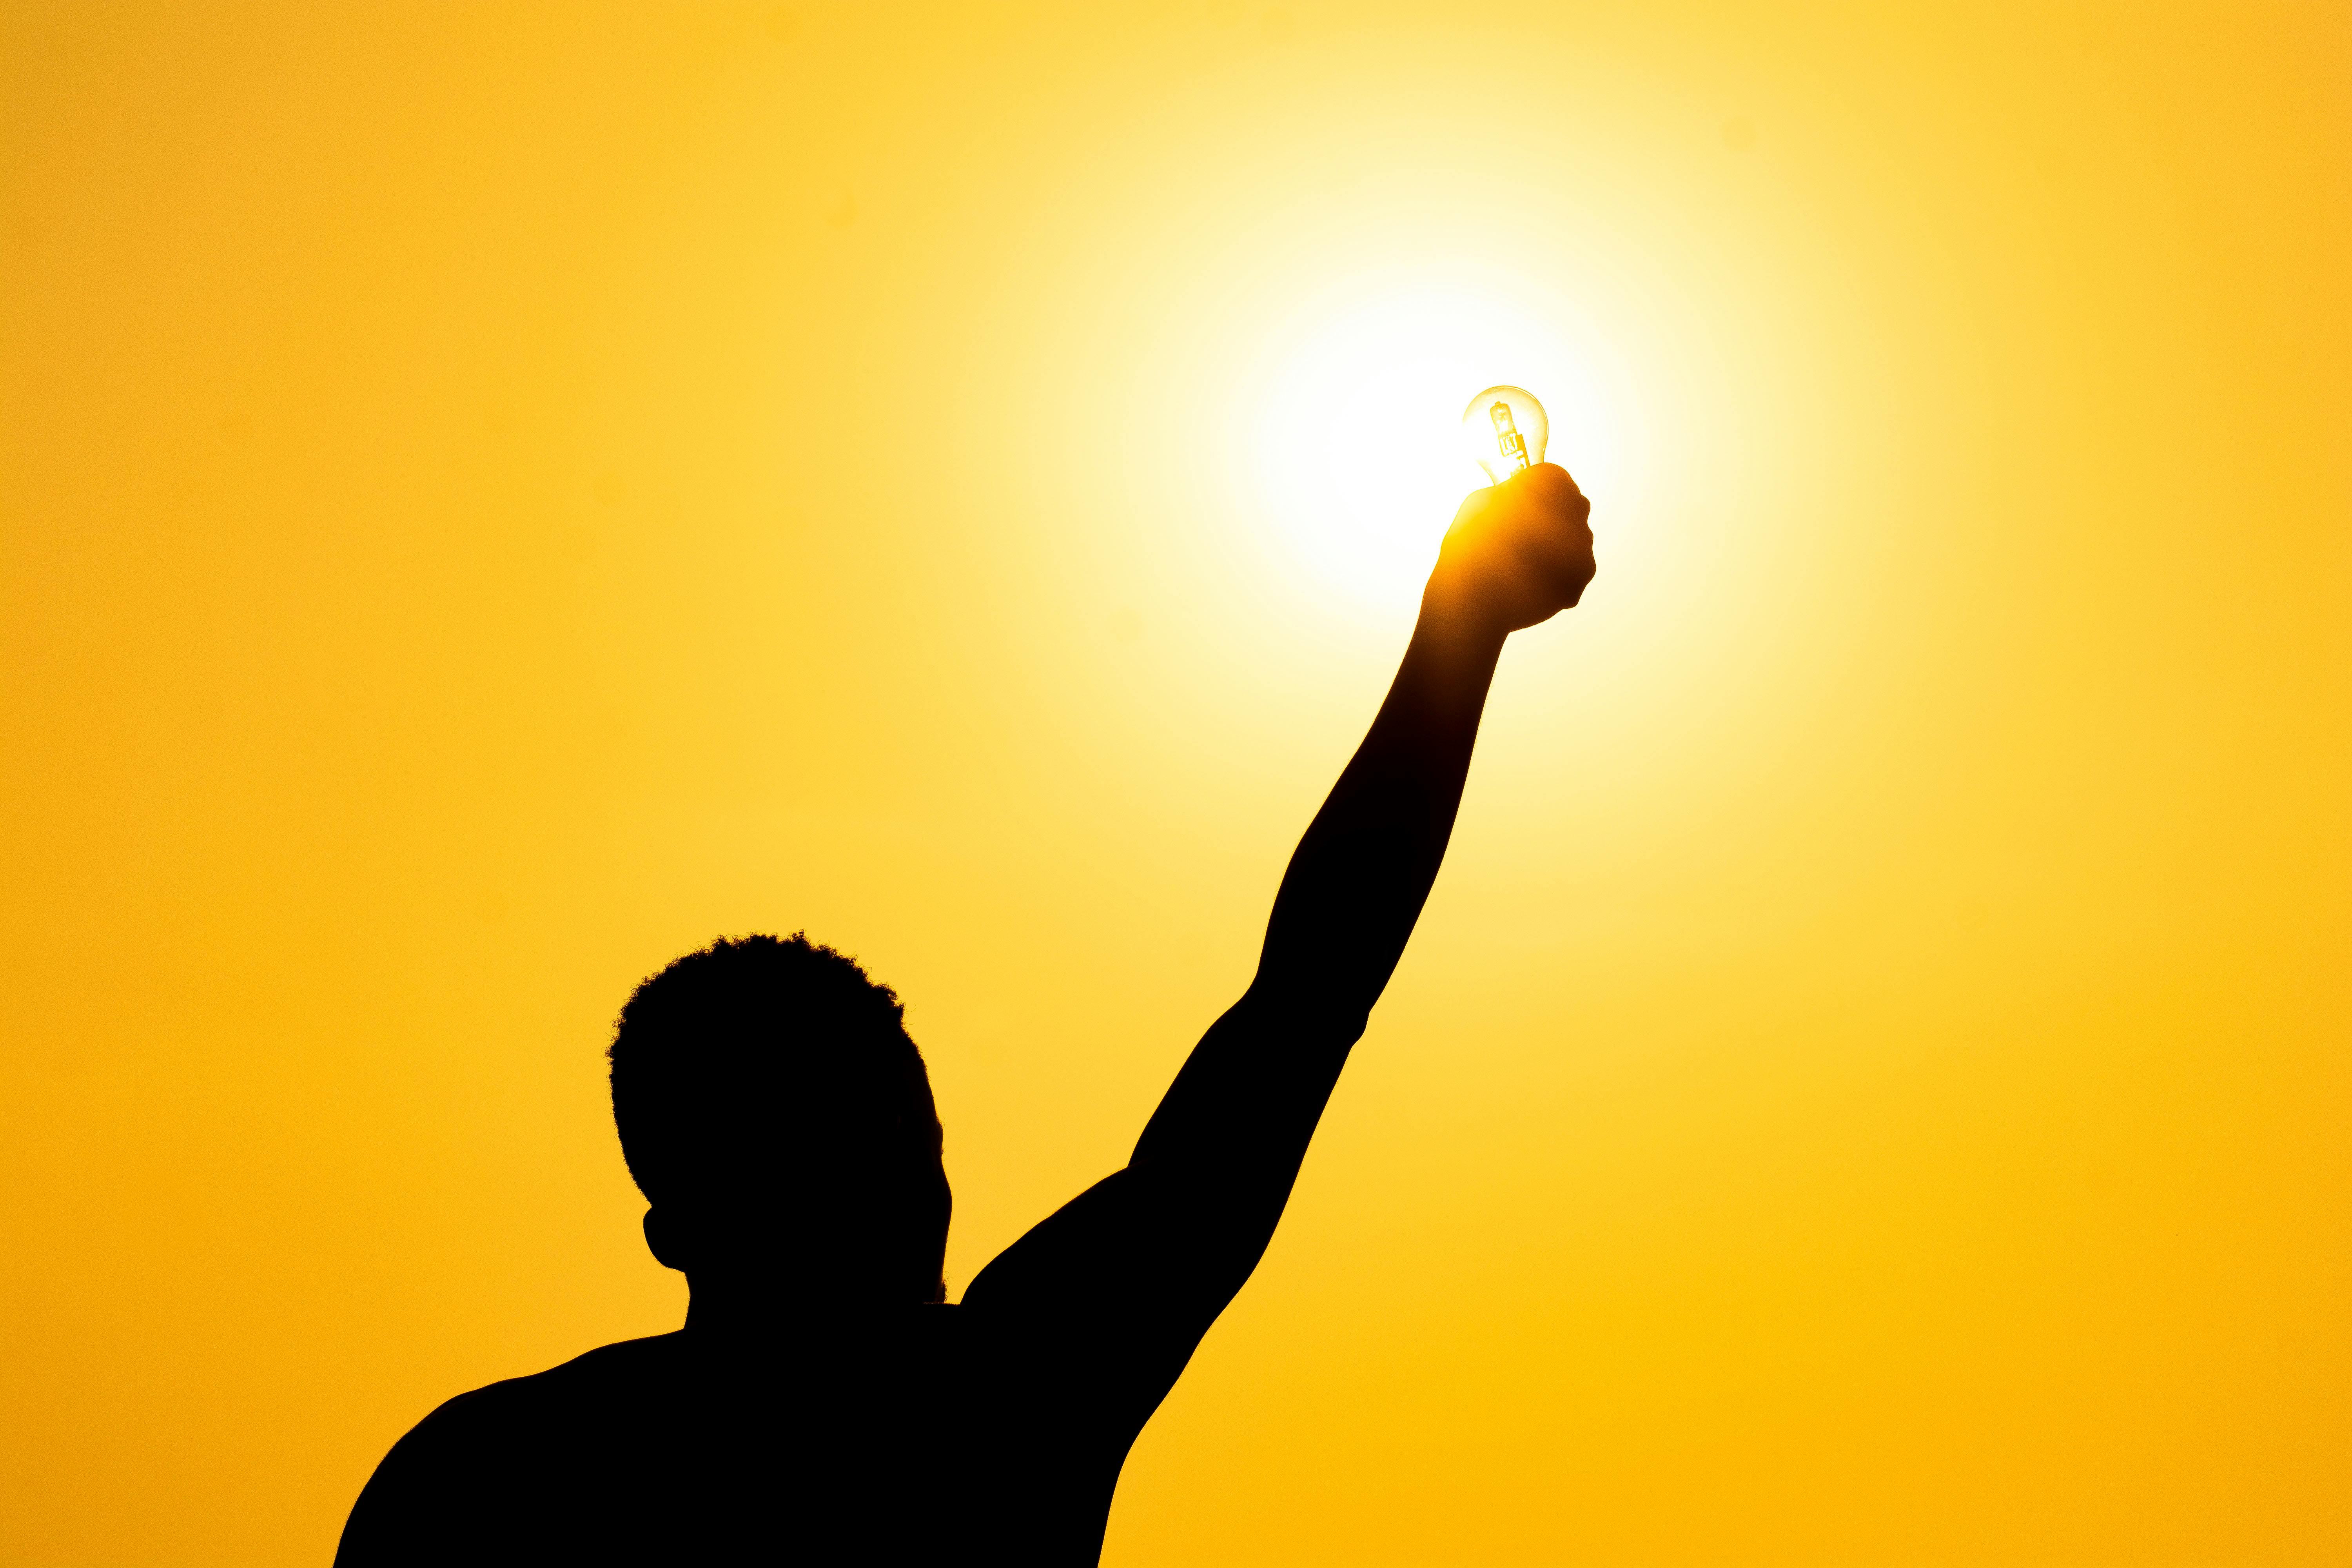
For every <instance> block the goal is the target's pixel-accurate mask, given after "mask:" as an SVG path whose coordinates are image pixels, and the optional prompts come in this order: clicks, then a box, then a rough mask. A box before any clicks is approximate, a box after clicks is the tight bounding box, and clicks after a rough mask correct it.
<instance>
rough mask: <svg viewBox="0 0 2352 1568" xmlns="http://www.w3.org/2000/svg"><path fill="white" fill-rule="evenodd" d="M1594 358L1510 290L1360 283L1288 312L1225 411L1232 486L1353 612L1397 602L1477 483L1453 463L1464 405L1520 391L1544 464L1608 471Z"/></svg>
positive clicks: (1460, 462)
mask: <svg viewBox="0 0 2352 1568" xmlns="http://www.w3.org/2000/svg"><path fill="white" fill-rule="evenodd" d="M1593 364H1594V355H1593V353H1592V352H1591V345H1590V344H1588V343H1586V342H1580V339H1579V335H1578V334H1577V333H1575V332H1574V331H1572V330H1571V328H1570V324H1569V323H1568V322H1567V321H1564V320H1563V319H1562V316H1561V314H1560V313H1559V312H1555V311H1548V310H1543V309H1541V308H1540V307H1539V306H1538V305H1536V304H1534V303H1531V302H1529V301H1527V300H1524V299H1522V298H1515V297H1514V294H1513V292H1512V291H1511V290H1509V289H1505V288H1498V287H1493V286H1481V285H1479V284H1477V283H1475V282H1471V281H1449V280H1443V279H1432V278H1421V279H1365V280H1362V281H1360V282H1358V283H1356V284H1354V285H1352V286H1349V287H1345V288H1340V289H1333V290H1331V291H1329V292H1328V293H1326V294H1325V295H1323V296H1322V297H1320V298H1318V299H1315V300H1311V301H1308V302H1307V303H1305V304H1303V305H1302V306H1301V307H1299V308H1298V309H1297V311H1296V312H1295V313H1294V314H1293V315H1292V317H1291V318H1290V320H1289V321H1286V323H1284V325H1283V326H1282V327H1281V328H1279V329H1278V330H1277V331H1275V332H1274V333H1272V334H1270V338H1269V341H1268V343H1267V347H1266V351H1265V355H1264V359H1263V362H1262V369H1261V371H1260V374H1258V375H1257V376H1256V377H1255V381H1254V384H1251V385H1249V386H1248V387H1246V388H1245V389H1244V392H1243V394H1242V395H1241V396H1240V398H1239V399H1237V406H1238V411H1239V413H1240V415H1241V424H1242V426H1243V427H1244V431H1245V439H1244V442H1243V443H1242V447H1243V450H1242V451H1241V453H1240V454H1239V455H1240V456H1241V457H1242V458H1243V464H1242V468H1243V472H1242V474H1241V476H1240V478H1241V479H1242V481H1243V483H1244V487H1245V488H1246V489H1249V490H1250V491H1251V492H1252V494H1253V496H1254V499H1255V500H1256V501H1257V503H1258V504H1259V505H1260V506H1261V507H1262V508H1263V510H1264V514H1265V519H1266V521H1268V522H1269V523H1270V524H1272V525H1273V527H1274V528H1275V529H1276V531H1277V532H1278V533H1279V536H1280V538H1281V541H1282V542H1283V544H1284V546H1285V548H1286V551H1287V552H1288V553H1290V554H1291V555H1292V556H1294V557H1295V558H1296V559H1297V562H1298V563H1301V564H1302V565H1304V566H1305V567H1306V568H1307V571H1308V572H1309V573H1310V574H1312V575H1313V576H1314V577H1315V578H1316V579H1318V581H1320V582H1322V583H1324V584H1328V585H1329V586H1331V587H1332V588H1335V589H1337V590H1339V592H1340V593H1342V594H1343V595H1346V596H1348V597H1349V598H1352V599H1356V600H1358V601H1360V602H1362V603H1366V604H1370V605H1381V606H1383V607H1386V606H1391V605H1396V604H1398V603H1400V602H1405V603H1409V602H1410V601H1411V599H1412V595H1414V594H1415V593H1416V592H1417V590H1418V588H1419V585H1420V582H1421V579H1422V576H1423V574H1425V573H1426V572H1427V571H1428V569H1429V563H1430V562H1431V561H1432V560H1433V559H1434V557H1435V555H1436V552H1437V546H1438V542H1439V541H1440V539H1442V538H1443V537H1444V531H1445V526H1446V524H1447V522H1448V521H1450V520H1451V519H1452V517H1453V515H1454V509H1455V508H1456V507H1457V506H1459V505H1460V504H1461V501H1462V499H1463V497H1464V496H1465V495H1466V494H1467V493H1468V492H1469V491H1471V490H1473V489H1477V488H1478V487H1480V486H1482V485H1484V484H1486V482H1487V480H1486V475H1485V474H1483V473H1481V472H1480V471H1479V470H1478V468H1476V467H1475V465H1474V464H1472V463H1471V462H1470V461H1469V460H1468V459H1467V458H1465V456H1464V447H1463V445H1462V441H1461V437H1460V434H1459V426H1460V421H1461V416H1462V415H1461V411H1462V400H1463V399H1464V398H1465V397H1467V396H1468V395H1470V394H1471V393H1473V392H1475V391H1476V390H1477V389H1478V388H1479V387H1482V386H1489V385H1493V384H1496V383H1497V382H1510V383H1515V384H1519V385H1524V386H1527V387H1528V388H1529V389H1530V390H1532V391H1534V392H1535V393H1536V394H1537V395H1538V396H1539V397H1541V398H1542V399H1543V400H1544V402H1545V403H1546V405H1548V407H1549V409H1550V412H1551V418H1552V437H1551V449H1550V454H1549V456H1550V460H1551V461H1553V462H1556V463H1559V464H1561V465H1562V466H1564V467H1567V468H1570V470H1571V471H1576V472H1579V473H1586V472H1589V471H1590V468H1591V467H1592V466H1594V465H1599V466H1602V467H1607V466H1609V465H1610V463H1611V458H1612V452H1613V447H1614V446H1615V420H1614V418H1613V417H1612V413H1613V411H1612V409H1611V408H1610V407H1609V406H1608V405H1607V403H1606V401H1605V400H1604V399H1603V398H1602V397H1601V396H1600V395H1599V393H1598V378H1597V377H1596V376H1595V375H1594V374H1592V367H1593Z"/></svg>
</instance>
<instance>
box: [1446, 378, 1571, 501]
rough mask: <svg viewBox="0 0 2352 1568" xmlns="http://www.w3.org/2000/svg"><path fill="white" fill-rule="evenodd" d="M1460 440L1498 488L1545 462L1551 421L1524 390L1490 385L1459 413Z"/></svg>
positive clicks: (1525, 389)
mask: <svg viewBox="0 0 2352 1568" xmlns="http://www.w3.org/2000/svg"><path fill="white" fill-rule="evenodd" d="M1462 438H1463V439H1464V440H1465V441H1466V442H1468V443H1469V447H1470V455H1471V456H1472V457H1474V458H1477V459H1478V466H1479V467H1480V468H1484V469H1486V477H1487V478H1488V479H1492V480H1494V481H1495V483H1496V484H1498V485H1499V484H1501V483H1502V482H1503V481H1504V480H1505V479H1509V478H1510V477H1511V476H1512V475H1513V474H1516V473H1517V472H1518V471H1519V470H1520V469H1522V468H1534V467H1535V466H1536V465H1537V464H1538V463H1540V462H1542V461H1543V460H1544V447H1546V446H1547V445H1549V442H1550V440H1551V421H1550V420H1549V419H1548V418H1546V417H1545V416H1544V410H1543V405H1542V404H1540V403H1538V402H1537V401H1536V395H1535V394H1534V393H1532V392H1529V391H1528V389H1527V388H1525V387H1523V386H1490V387H1488V388H1487V389H1486V391H1484V392H1482V393H1480V394H1479V395H1477V396H1475V397H1474V398H1472V399H1471V400H1470V406H1469V407H1467V408H1465V409H1464V410H1463V411H1462Z"/></svg>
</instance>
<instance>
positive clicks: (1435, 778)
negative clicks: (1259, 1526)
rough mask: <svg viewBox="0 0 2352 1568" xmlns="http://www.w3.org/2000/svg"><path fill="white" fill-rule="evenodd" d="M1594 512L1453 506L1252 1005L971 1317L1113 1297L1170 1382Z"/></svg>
mask: <svg viewBox="0 0 2352 1568" xmlns="http://www.w3.org/2000/svg"><path fill="white" fill-rule="evenodd" d="M1590 510H1591V507H1590V506H1589V504H1588V503H1587V502H1586V500H1585V499H1584V496H1583V495H1582V493H1581V492H1580V491H1579V490H1578V489H1577V488H1576V485H1575V482H1574V481H1573V480H1571V479H1570V478H1569V477H1568V475H1567V473H1566V472H1565V471H1564V470H1562V469H1560V468H1556V467H1553V466H1551V465H1549V464H1545V465H1542V466H1540V467H1538V468H1534V469H1531V470H1529V471H1528V472H1526V473H1523V474H1520V475H1518V476H1517V477H1516V478H1514V479H1512V480H1511V481H1510V482H1509V483H1507V484H1505V485H1500V486H1497V487H1495V488H1494V489H1484V490H1479V491H1477V492H1476V493H1475V494H1473V495H1472V496H1471V497H1470V499H1469V500H1466V501H1465V502H1463V504H1462V510H1460V512H1458V513H1457V514H1456V515H1455V517H1454V526H1453V527H1452V528H1451V529H1449V530H1448V531H1447V532H1446V536H1445V542H1444V546H1443V548H1442V549H1441V550H1440V552H1439V557H1438V563H1437V566H1436V569H1435V570H1434V571H1433V573H1432V574H1430V579H1429V585H1428V587H1427V589H1426V591H1425V592H1424V593H1423V595H1422V605H1421V618H1420V621H1419V623H1418V624H1417V625H1416V626H1414V628H1413V634H1412V643H1411V644H1410V645H1409V646H1408V647H1407V648H1406V650H1405V656H1404V662H1403V664H1402V667H1401V668H1399V669H1398V671H1397V676H1396V679H1395V682H1394V683H1393V684H1392V685H1391V687H1390V689H1389V694H1388V699H1387V700H1386V701H1384V702H1383V703H1381V710H1380V714H1379V716H1378V717H1377V718H1375V719H1374V720H1373V721H1372V727H1371V731H1370V733H1369V734H1367V735H1366V736H1365V737H1364V742H1363V744H1362V745H1361V746H1360V747H1359V748H1358V749H1357V752H1356V754H1355V757H1354V759H1353V760H1352V761H1350V762H1349V764H1348V766H1347V768H1346V770H1345V771H1344V772H1343V773H1340V775H1339V783H1338V784H1336V785H1335V786H1333V788H1332V791H1331V794H1330V796H1329V798H1328V799H1327V800H1326V801H1325V802H1324V803H1323V809H1322V810H1321V811H1319V812H1318V813H1317V814H1316V816H1315V820H1314V822H1313V823H1312V824H1311V825H1309V826H1308V827H1307V835H1306V837H1304V838H1302V839H1301V840H1300V841H1299V845H1298V848H1297V852H1296V853H1295V854H1294V855H1293V856H1292V857H1291V860H1290V868H1289V869H1288V871H1287V872H1286V874H1285V875H1284V877H1283V879H1282V888H1281V890H1280V891H1279V893H1277V894H1276V898H1275V903H1274V913H1273V917H1272V919H1271V920H1270V921H1268V923H1267V927H1266V935H1265V949H1264V951H1263V952H1262V953H1261V955H1260V957H1259V960H1258V970H1257V974H1256V976H1255V979H1253V980H1252V981H1251V983H1250V986H1249V989H1248V990H1247V991H1246V992H1245V993H1244V994H1243V995H1242V998H1241V1000H1240V1001H1238V1002H1236V1003H1235V1004H1234V1005H1233V1006H1232V1007H1231V1008H1230V1009H1228V1010H1227V1012H1226V1013H1225V1015H1224V1016H1223V1017H1221V1018H1219V1019H1218V1020H1217V1021H1216V1023H1215V1024H1214V1025H1213V1026H1211V1027H1210V1029H1209V1032H1208V1033H1207V1034H1206V1035H1205V1036H1203V1037H1202V1040H1201V1043H1200V1044H1199V1045H1198V1046H1196V1047H1194V1048H1193V1050H1192V1056H1191V1058H1189V1059H1188V1060H1187V1061H1186V1062H1185V1064H1184V1067H1183V1069H1182V1071H1181V1072H1180V1073H1178V1075H1177V1077H1176V1081H1175V1083H1174V1085H1173V1086H1172V1087H1171V1088H1170V1089H1169V1091H1168V1094H1167V1097H1166V1098H1165V1099H1164V1100H1161V1101H1160V1109H1159V1110H1158V1111H1157V1112H1155V1113H1154V1114H1153V1116H1152V1118H1151V1121H1150V1124H1149V1125H1148V1126H1147V1127H1145V1129H1144V1131H1143V1137H1142V1139H1141V1141H1140V1142H1138V1143H1137V1144H1136V1147H1135V1153H1134V1155H1133V1156H1132V1158H1131V1159H1130V1160H1129V1164H1128V1166H1127V1168H1126V1169H1125V1170H1124V1171H1121V1172H1120V1173H1118V1174H1117V1175H1114V1176H1112V1177H1111V1178H1109V1179H1108V1181H1105V1182H1103V1183H1100V1184H1097V1185H1096V1186H1095V1187H1093V1188H1091V1189H1089V1190H1088V1191H1087V1193H1085V1194H1081V1195H1080V1196H1079V1197H1078V1198H1077V1199H1076V1201H1074V1202H1072V1203H1071V1204H1069V1205H1066V1207H1064V1208H1063V1209H1062V1210H1061V1211H1059V1212H1058V1213H1056V1214H1055V1215H1053V1216H1052V1217H1051V1218H1049V1219H1047V1220H1046V1221H1045V1223H1044V1224H1042V1225H1040V1226H1037V1228H1036V1229H1034V1230H1033V1231H1031V1232H1030V1233H1029V1234H1028V1235H1027V1236H1025V1237H1023V1238H1022V1239H1021V1240H1020V1241H1019V1242H1016V1243H1015V1244H1014V1245H1013V1247H1011V1248H1009V1249H1008V1250H1007V1251H1006V1252H1005V1253H1004V1254H1003V1256H1002V1257H1000V1258H998V1259H997V1260H996V1261H995V1262H994V1263H992V1264H991V1265H990V1266H989V1267H988V1268H987V1269H985V1270H983V1271H982V1274H981V1276H980V1278H979V1279H975V1280H974V1281H973V1282H972V1285H971V1289H970V1290H969V1291H968V1292H967V1293H966V1296H965V1300H966V1302H967V1304H970V1305H974V1306H981V1307H989V1308H996V1307H1020V1306H1024V1305H1033V1304H1034V1305H1038V1306H1047V1305H1049V1304H1050V1302H1051V1301H1052V1300H1055V1299H1068V1298H1070V1297H1073V1296H1090V1295H1093V1294H1094V1293H1095V1292H1097V1291H1102V1292H1108V1293H1112V1294H1118V1295H1123V1297H1124V1299H1126V1300H1129V1301H1130V1302H1134V1303H1138V1304H1139V1305H1138V1307H1137V1310H1139V1311H1144V1312H1146V1313H1147V1314H1148V1315H1150V1316H1152V1317H1155V1318H1158V1319H1160V1320H1161V1321H1165V1322H1166V1324H1167V1326H1168V1327H1169V1328H1170V1329H1171V1331H1174V1332H1175V1333H1176V1337H1177V1338H1179V1339H1181V1341H1182V1343H1181V1352H1177V1353H1176V1355H1175V1363H1174V1365H1175V1367H1176V1368H1181V1365H1182V1360H1183V1357H1184V1356H1185V1355H1189V1354H1190V1352H1191V1349H1192V1342H1195V1341H1197V1339H1198V1338H1199V1335H1200V1334H1201V1333H1202V1332H1204V1331H1206V1330H1207V1328H1208V1325H1209V1322H1210V1321H1213V1319H1214V1318H1215V1316H1216V1314H1217V1313H1218V1312H1219V1311H1221V1310H1223V1307H1224V1304H1225V1302H1226V1301H1228V1300H1231V1299H1232V1297H1233V1294H1234V1291H1235V1290H1237V1289H1240V1288H1241V1285H1242V1282H1243V1281H1244V1279H1247V1278H1248V1277H1249V1273H1250V1270H1251V1269H1252V1268H1255V1267H1256V1265H1257V1260H1258V1258H1259V1257H1260V1256H1261V1255H1262V1254H1263V1253H1264V1251H1265V1245H1266V1243H1267V1242H1268V1241H1269V1240H1270V1239H1271V1238H1272V1237H1273V1235H1274V1227H1275V1224H1276V1221H1277V1220H1279V1219H1280V1218H1281V1215H1282V1209H1283V1205H1285V1204H1286V1202H1288V1200H1289V1195H1290V1188H1291V1184H1292V1182H1293V1181H1294V1180H1295V1179H1296V1177H1297V1173H1298V1166H1299V1163H1300V1161H1301V1160H1303V1159H1304V1158H1305V1157H1306V1153H1307V1142H1308V1140H1309V1139H1310V1138H1312V1137H1313V1136H1314V1131H1315V1124H1316V1121H1318V1119H1319V1118H1320V1117H1321V1115H1322V1113H1323V1106H1324V1102H1325V1101H1326V1100H1328V1098H1329V1097H1330V1093H1331V1089H1332V1086H1333V1085H1334V1083H1336V1082H1337V1081H1338V1079H1339V1069H1340V1068H1341V1067H1342V1066H1344V1065H1345V1064H1346V1061H1347V1058H1348V1052H1349V1048H1350V1047H1353V1045H1354V1044H1355V1042H1356V1040H1357V1038H1358V1037H1360V1035H1361V1034H1362V1033H1363V1030H1364V1022H1365V1017H1366V1016H1367V1015H1368V1014H1369V1013H1370V1010H1371V1006H1372V1004H1373V1003H1374V1002H1375V1001H1377V1000H1379V998H1380V994H1381V989H1382V988H1383V987H1384V986H1385V985H1387V984H1388V978H1389V975H1390V973H1391V972H1392V971H1393V970H1394V969H1395V968H1396V964H1397V960H1398V959H1399V958H1400V957H1401V956H1402V954H1403V952H1404V944H1405V939H1406V938H1407V937H1409V936H1410V935H1411V934H1412V927H1413V922H1414V921H1415V920H1417V919H1418V918H1419V916H1420V914H1421V907H1422V904H1423V902H1424V901H1425V900H1427V899H1428V897H1429V889H1430V886H1431V884H1432V883H1433V881H1434V880H1435V879H1436V877H1437V868H1438V864H1439V862H1440V861H1441V860H1443V859H1444V855H1445V843H1446V839H1447V837H1449V836H1450V835H1451V834H1452V832H1453V829H1454V811H1455V808H1456V807H1457V806H1459V805H1460V804H1461V800H1462V785H1463V781H1464V779H1465V776H1466V775H1467V773H1468V771H1469V766H1470V751H1471V746H1472V743H1473V742H1475V739H1476V738H1477V733H1478V720H1479V715H1480V712H1481V711H1482V710H1483V709H1484V708H1485V705H1486V689H1487V686H1488V684H1489V683H1490V682H1491V681H1492V679H1493V678H1494V673H1495V663H1496V658H1498V657H1499V656H1500V654H1501V652H1502V648H1503V640H1504V638H1505V637H1507V636H1508V635H1509V634H1510V633H1511V632H1513V631H1515V630H1517V629H1518V628H1520V627H1522V626H1533V625H1535V624H1536V623H1538V622H1539V621H1544V620H1548V619H1549V618H1550V617H1551V616H1554V615H1556V614H1558V613H1559V611H1560V610H1563V609H1566V608H1568V607H1569V606H1570V605H1574V604H1575V603H1576V602H1577V599H1578V598H1579V596H1580V595H1581V594H1582V593H1583V591H1584V587H1585V584H1587V583H1589V582H1591V579H1592V574H1593V562H1592V535H1591V531H1590V530H1589V529H1588V528H1587V527H1586V525H1585V520H1586V517H1587V514H1588V513H1589V512H1590ZM1142 1303H1149V1305H1148V1306H1144V1305H1142ZM1055 1315H1056V1316H1059V1315H1060V1314H1058V1313H1056V1314H1055ZM1168 1348H1169V1349H1170V1350H1171V1351H1173V1350H1174V1349H1175V1347H1173V1346H1170V1347H1168ZM1167 1377H1168V1380H1169V1381H1171V1382H1172V1380H1173V1377H1174V1371H1173V1370H1172V1369H1171V1370H1170V1371H1168V1373H1167ZM1162 1392H1164V1389H1163V1390H1162ZM1151 1397H1152V1399H1153V1401H1154V1403H1156V1402H1157V1398H1158V1395H1157V1394H1153V1395H1152V1396H1151Z"/></svg>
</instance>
